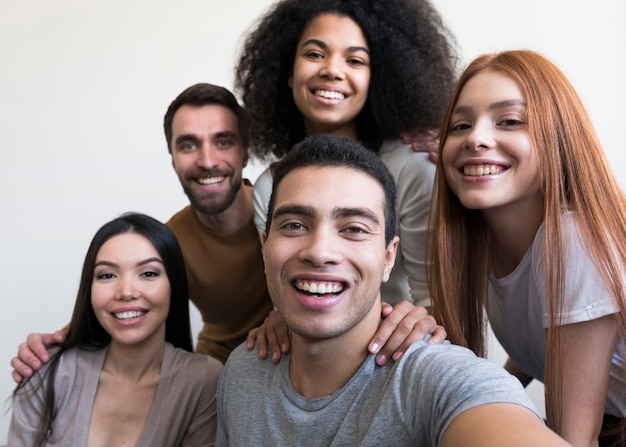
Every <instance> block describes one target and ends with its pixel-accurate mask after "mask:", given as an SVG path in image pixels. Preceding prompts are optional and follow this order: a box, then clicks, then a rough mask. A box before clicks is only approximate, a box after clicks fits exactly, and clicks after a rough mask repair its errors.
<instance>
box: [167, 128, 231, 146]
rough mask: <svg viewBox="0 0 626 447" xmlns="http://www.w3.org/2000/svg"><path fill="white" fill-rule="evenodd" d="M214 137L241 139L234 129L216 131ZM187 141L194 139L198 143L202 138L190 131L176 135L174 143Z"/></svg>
mask: <svg viewBox="0 0 626 447" xmlns="http://www.w3.org/2000/svg"><path fill="white" fill-rule="evenodd" d="M211 138H212V139H216V138H217V139H220V138H233V139H235V140H237V141H239V136H238V134H237V133H236V132H233V131H232V130H222V131H220V132H216V133H214V134H213V135H212V136H211ZM185 141H192V142H194V143H197V142H199V141H200V138H198V137H197V136H196V135H194V134H191V133H188V134H182V135H179V136H177V137H176V140H175V141H174V145H175V146H176V145H178V144H180V143H182V142H185Z"/></svg>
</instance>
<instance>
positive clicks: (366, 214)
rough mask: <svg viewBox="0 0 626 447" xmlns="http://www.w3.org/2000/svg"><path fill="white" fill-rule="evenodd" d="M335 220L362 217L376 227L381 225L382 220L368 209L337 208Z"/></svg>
mask: <svg viewBox="0 0 626 447" xmlns="http://www.w3.org/2000/svg"><path fill="white" fill-rule="evenodd" d="M333 217H334V218H345V217H362V218H364V219H367V220H369V221H370V222H372V223H373V224H375V225H380V220H379V219H378V216H377V215H376V213H374V212H373V211H372V210H369V209H367V208H347V207H344V208H335V209H334V210H333Z"/></svg>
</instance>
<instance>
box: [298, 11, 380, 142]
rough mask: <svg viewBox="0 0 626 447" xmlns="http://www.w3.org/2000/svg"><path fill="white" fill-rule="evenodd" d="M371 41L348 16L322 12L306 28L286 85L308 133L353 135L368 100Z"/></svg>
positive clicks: (352, 136)
mask: <svg viewBox="0 0 626 447" xmlns="http://www.w3.org/2000/svg"><path fill="white" fill-rule="evenodd" d="M369 82H370V53H369V46H368V44H367V41H366V39H365V36H364V35H363V32H362V30H361V28H360V27H359V26H358V25H357V24H356V23H355V22H354V21H353V20H352V19H350V18H349V17H346V16H340V15H337V14H332V13H328V14H322V15H319V16H317V17H316V18H314V19H313V20H311V21H310V22H309V23H308V25H307V26H306V28H305V29H304V31H303V33H302V36H301V37H300V41H299V42H298V46H297V49H296V57H295V60H294V64H293V74H292V76H291V78H290V79H289V86H290V87H291V89H292V92H293V98H294V101H295V103H296V106H297V107H298V109H299V110H300V112H302V115H303V119H304V126H305V130H306V133H307V135H312V134H315V133H332V134H334V135H337V136H341V137H346V138H353V139H356V138H357V135H356V117H357V115H358V114H359V113H360V112H361V110H362V109H363V106H364V105H365V102H366V101H367V94H368V89H369Z"/></svg>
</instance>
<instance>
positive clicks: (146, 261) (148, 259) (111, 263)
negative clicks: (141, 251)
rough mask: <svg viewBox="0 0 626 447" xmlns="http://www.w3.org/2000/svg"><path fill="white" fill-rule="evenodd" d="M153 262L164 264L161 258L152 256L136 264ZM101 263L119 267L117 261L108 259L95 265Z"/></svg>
mask: <svg viewBox="0 0 626 447" xmlns="http://www.w3.org/2000/svg"><path fill="white" fill-rule="evenodd" d="M152 262H158V263H159V264H163V261H161V260H160V259H159V258H155V257H152V258H147V259H144V260H142V261H139V262H138V263H137V264H135V265H137V266H142V265H146V264H150V263H152ZM100 265H104V266H107V267H117V264H116V263H115V262H111V261H107V260H106V259H103V260H101V261H98V262H96V265H95V267H98V266H100Z"/></svg>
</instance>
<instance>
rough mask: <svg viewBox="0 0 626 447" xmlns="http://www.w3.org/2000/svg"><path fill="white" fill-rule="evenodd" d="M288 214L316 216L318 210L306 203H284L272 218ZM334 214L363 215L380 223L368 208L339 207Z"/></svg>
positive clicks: (334, 215) (342, 215)
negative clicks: (305, 204)
mask: <svg viewBox="0 0 626 447" xmlns="http://www.w3.org/2000/svg"><path fill="white" fill-rule="evenodd" d="M287 214H295V215H299V216H304V217H314V216H315V215H316V214H317V212H316V211H315V209H314V208H313V207H310V206H304V205H290V204H287V205H283V206H281V207H278V208H276V209H275V210H274V214H273V215H272V219H274V218H276V217H280V216H284V215H287ZM332 216H333V218H334V219H341V218H346V217H362V218H364V219H367V220H369V221H370V222H372V223H373V224H375V225H380V220H379V219H378V216H377V215H376V213H374V212H373V211H371V210H369V209H367V208H349V207H337V208H335V209H333V213H332Z"/></svg>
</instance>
